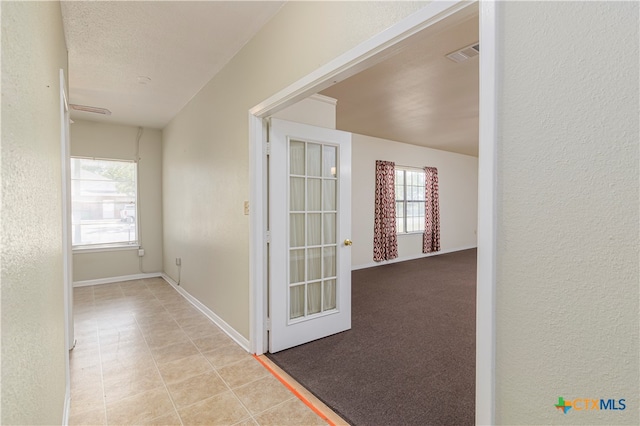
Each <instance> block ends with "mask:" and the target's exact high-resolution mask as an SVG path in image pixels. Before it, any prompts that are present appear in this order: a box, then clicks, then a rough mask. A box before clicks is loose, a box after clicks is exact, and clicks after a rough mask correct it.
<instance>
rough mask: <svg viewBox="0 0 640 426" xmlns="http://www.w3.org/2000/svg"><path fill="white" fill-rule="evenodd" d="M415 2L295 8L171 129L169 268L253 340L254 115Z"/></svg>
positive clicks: (166, 146) (167, 159) (166, 170)
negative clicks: (248, 210) (250, 210)
mask: <svg viewBox="0 0 640 426" xmlns="http://www.w3.org/2000/svg"><path fill="white" fill-rule="evenodd" d="M423 5H424V3H414V2H290V3H287V4H286V5H285V6H284V7H283V8H282V10H281V11H280V12H279V13H278V14H277V15H276V16H275V17H274V18H273V19H272V20H271V21H270V22H269V23H268V24H267V25H266V26H265V27H264V28H263V30H262V31H260V32H259V33H258V35H257V36H256V37H255V38H254V39H252V40H251V41H250V42H249V43H248V44H247V45H246V46H245V47H244V48H243V49H242V50H241V51H240V52H239V53H238V54H237V55H236V56H235V57H234V59H233V60H232V61H230V62H229V64H228V65H227V66H226V67H225V68H224V69H222V71H221V72H220V73H219V74H217V75H216V76H215V77H214V78H213V79H212V80H211V81H210V82H209V83H208V84H206V85H205V86H204V87H203V89H202V90H201V91H200V92H199V93H198V94H197V95H196V96H195V97H194V98H193V99H192V100H191V101H190V102H189V104H187V105H186V106H185V108H184V109H183V110H182V111H181V112H180V114H178V115H177V116H176V117H175V118H174V119H173V120H172V121H171V123H169V125H167V127H165V129H163V182H162V185H163V215H164V217H163V224H164V225H163V226H164V228H163V229H164V269H165V272H167V273H168V274H169V275H170V276H171V277H173V278H174V279H177V277H178V270H177V267H176V265H175V258H176V257H181V258H182V272H181V274H182V275H181V281H182V286H183V288H184V289H185V290H186V291H188V292H189V293H191V294H192V295H193V296H194V297H196V298H197V299H198V300H200V301H201V302H202V303H204V304H205V305H206V306H207V307H209V308H210V309H211V310H212V311H214V312H215V313H216V314H217V315H219V316H220V317H221V318H222V319H224V320H225V321H226V322H228V323H229V324H230V325H231V326H232V327H233V328H235V329H236V330H237V331H238V332H239V333H241V334H242V335H244V336H245V337H247V338H248V337H249V220H248V216H244V215H243V202H244V201H245V200H248V199H249V169H248V166H249V150H248V146H249V145H248V140H249V130H248V120H247V111H248V110H249V109H250V108H252V107H253V106H255V105H256V104H258V103H259V102H261V101H263V100H264V99H266V98H268V97H269V96H271V95H273V94H274V93H276V92H277V91H278V90H280V89H282V88H284V87H286V86H288V85H289V84H292V83H293V82H295V81H297V80H298V79H300V78H302V77H304V76H305V75H307V74H309V73H310V72H311V71H313V70H315V69H316V68H318V67H319V66H321V65H323V64H325V63H327V62H328V61H330V60H331V59H333V58H335V57H336V56H338V55H339V54H341V53H344V52H345V51H347V50H349V49H350V48H352V47H354V46H355V45H356V44H358V43H360V42H362V41H364V40H367V39H368V38H370V37H372V36H373V35H375V34H377V33H379V32H380V31H382V30H383V29H385V28H387V27H389V26H390V25H392V24H393V23H395V22H397V21H398V20H400V19H402V18H404V17H406V16H407V15H409V14H410V13H412V12H414V11H416V10H418V9H419V8H420V7H422V6H423Z"/></svg>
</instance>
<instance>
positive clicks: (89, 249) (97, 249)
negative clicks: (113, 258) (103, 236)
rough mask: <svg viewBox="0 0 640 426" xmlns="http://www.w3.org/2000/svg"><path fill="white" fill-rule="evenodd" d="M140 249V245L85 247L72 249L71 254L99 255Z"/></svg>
mask: <svg viewBox="0 0 640 426" xmlns="http://www.w3.org/2000/svg"><path fill="white" fill-rule="evenodd" d="M139 248H140V244H127V245H111V244H107V245H102V246H101V245H95V246H86V247H82V246H81V247H73V248H72V249H71V252H72V253H73V254H81V253H100V252H105V251H123V250H138V249H139Z"/></svg>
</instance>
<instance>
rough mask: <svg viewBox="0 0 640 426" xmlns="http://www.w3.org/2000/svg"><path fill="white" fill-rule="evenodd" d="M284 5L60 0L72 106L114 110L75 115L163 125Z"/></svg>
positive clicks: (127, 122) (254, 2) (148, 124)
mask: <svg viewBox="0 0 640 426" xmlns="http://www.w3.org/2000/svg"><path fill="white" fill-rule="evenodd" d="M283 4H284V2H283V1H200V2H196V1H193V2H192V1H171V2H164V1H98V2H93V1H63V2H62V19H63V25H64V31H65V37H66V41H67V48H68V50H69V99H70V103H72V104H80V105H89V106H94V107H101V108H106V109H108V110H110V111H111V113H112V115H111V116H100V115H97V114H92V113H86V112H77V111H73V112H72V114H71V117H72V118H79V119H82V118H84V119H89V120H94V121H108V122H114V123H121V124H131V125H135V126H144V127H154V128H163V127H164V126H165V125H166V124H167V123H168V122H169V121H170V120H171V119H172V118H173V117H174V116H175V115H176V114H177V113H178V112H179V111H180V110H181V109H182V108H183V107H184V106H185V105H186V104H187V102H188V101H189V100H190V99H191V98H192V97H193V96H194V95H195V94H196V93H198V91H199V90H200V89H201V88H202V87H203V86H204V85H205V84H206V83H207V82H208V81H209V80H210V79H211V78H212V77H213V76H214V75H215V74H216V73H217V72H218V71H220V69H222V68H223V67H224V65H225V64H226V63H227V62H228V61H229V60H230V59H231V58H232V57H233V56H234V55H235V54H236V53H237V52H238V51H239V50H240V49H241V48H242V47H243V46H244V45H245V44H246V43H247V41H249V40H250V39H251V37H253V36H254V35H255V33H256V32H257V31H258V30H259V29H260V28H261V27H262V26H263V25H264V24H265V23H266V22H267V21H268V20H269V19H271V17H273V15H275V14H276V13H277V12H278V10H279V9H280V8H281V7H282V5H283ZM139 76H146V77H149V78H150V79H151V81H150V82H149V83H148V84H140V83H139V82H138V77H139Z"/></svg>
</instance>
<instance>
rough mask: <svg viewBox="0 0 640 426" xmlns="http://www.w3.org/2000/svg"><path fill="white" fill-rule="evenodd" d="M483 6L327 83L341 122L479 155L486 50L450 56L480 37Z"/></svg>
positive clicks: (389, 136) (344, 125)
mask: <svg viewBox="0 0 640 426" xmlns="http://www.w3.org/2000/svg"><path fill="white" fill-rule="evenodd" d="M477 10H478V9H477V5H474V6H471V7H469V8H468V10H467V13H468V14H465V15H462V14H459V15H458V16H457V17H451V18H448V19H447V20H446V21H443V22H441V23H439V24H437V25H435V26H434V27H433V28H430V29H427V30H424V31H422V32H421V33H419V34H418V35H416V36H414V37H413V38H412V39H411V40H408V41H407V42H405V44H404V45H403V47H402V49H401V50H400V51H399V53H397V54H396V55H395V56H393V57H391V58H390V59H387V60H385V61H384V62H382V63H379V64H377V65H375V66H373V67H371V68H369V69H367V70H365V71H363V72H361V73H359V74H356V75H354V76H353V77H350V78H348V79H346V80H343V81H341V82H339V83H337V84H335V85H333V86H331V87H329V88H328V89H325V90H323V91H322V92H321V93H322V94H323V95H326V96H329V97H332V98H335V99H337V100H338V104H337V127H338V129H340V130H345V131H349V132H353V133H360V134H364V135H368V136H374V137H379V138H383V139H391V140H395V141H399V142H405V143H409V144H413V145H421V146H426V147H430V148H435V149H441V150H445V151H451V152H457V153H460V154H467V155H473V156H477V155H478V110H479V107H478V101H479V74H478V63H479V62H478V59H479V57H478V56H476V57H475V58H471V59H469V60H467V61H466V62H463V63H455V62H453V61H451V60H450V59H448V58H446V56H445V55H447V54H448V53H451V52H453V51H456V50H458V49H460V48H463V47H466V46H468V45H470V44H472V43H476V42H477V41H478V13H477ZM469 12H470V13H469Z"/></svg>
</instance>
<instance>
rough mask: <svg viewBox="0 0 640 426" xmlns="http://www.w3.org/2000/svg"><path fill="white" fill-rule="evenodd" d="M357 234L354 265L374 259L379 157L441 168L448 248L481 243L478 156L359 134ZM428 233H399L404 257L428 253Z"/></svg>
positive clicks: (354, 176)
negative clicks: (424, 238)
mask: <svg viewBox="0 0 640 426" xmlns="http://www.w3.org/2000/svg"><path fill="white" fill-rule="evenodd" d="M352 149H353V151H352V158H353V160H352V161H351V167H352V171H353V174H352V186H353V190H352V192H351V193H352V198H353V202H352V204H351V218H352V219H351V235H352V240H353V241H354V243H353V247H352V250H351V264H352V266H353V267H354V268H357V267H365V266H371V265H372V264H375V265H381V264H385V263H386V262H379V263H375V262H374V261H373V221H374V205H375V192H376V191H375V180H376V177H375V164H376V160H386V161H394V162H395V163H396V164H397V165H398V166H409V167H418V168H422V167H424V166H431V167H437V168H438V180H439V187H440V218H441V220H440V236H441V239H440V243H441V249H442V250H459V249H464V248H469V247H475V246H476V243H477V239H476V233H475V231H476V226H477V222H478V158H477V157H471V156H468V155H462V154H454V153H452V152H445V151H440V150H437V149H430V148H424V147H421V146H415V145H408V144H405V143H400V142H394V141H389V140H386V139H378V138H372V137H369V136H364V135H357V134H354V135H353V148H352ZM422 255H423V254H422V234H421V233H419V234H408V235H398V259H405V260H406V259H413V258H416V257H419V256H422Z"/></svg>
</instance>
